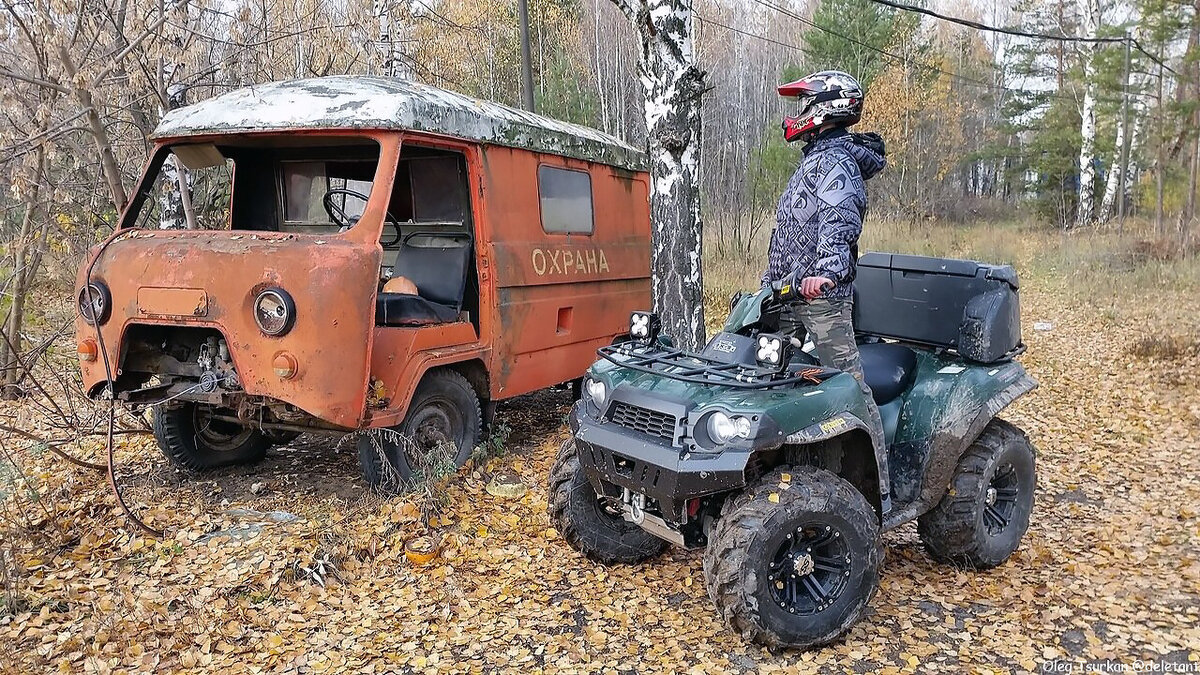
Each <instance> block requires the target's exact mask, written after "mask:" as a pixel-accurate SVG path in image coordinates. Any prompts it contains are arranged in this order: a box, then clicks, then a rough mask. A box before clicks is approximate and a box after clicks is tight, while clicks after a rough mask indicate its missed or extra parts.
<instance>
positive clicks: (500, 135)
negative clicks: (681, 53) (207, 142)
mask: <svg viewBox="0 0 1200 675" xmlns="http://www.w3.org/2000/svg"><path fill="white" fill-rule="evenodd" d="M291 129H397V130H407V131H418V132H427V133H434V134H441V135H444V136H453V137H456V138H462V139H466V140H472V141H478V142H480V143H485V144H495V145H503V146H508V147H514V148H524V149H527V150H533V151H536V152H544V153H549V154H554V155H563V156H566V157H574V158H576V159H583V160H587V161H591V162H599V163H602V164H610V165H613V166H619V167H622V168H626V169H631V170H634V171H642V170H645V155H644V154H643V153H642V152H641V151H639V150H637V149H636V148H634V147H633V146H631V145H628V144H627V143H625V142H623V141H621V140H619V139H617V138H614V137H612V136H609V135H608V134H605V133H602V132H600V131H597V130H595V129H591V128H589V127H584V126H580V125H578V124H571V123H568V122H562V121H559V120H555V119H551V118H549V117H543V116H541V115H536V114H534V113H531V112H528V111H525V110H518V109H516V108H510V107H508V106H506V105H501V104H499V103H494V102H492V101H483V100H480V99H476V98H471V97H470V96H465V95H463V94H460V93H458V92H454V91H449V90H446V89H441V88H439V87H435V86H432V85H428V84H422V83H420V82H412V81H410V80H402V79H395V78H386V77H368V76H335V77H320V78H311V79H306V80H289V81H286V82H269V83H266V84H257V85H252V86H249V87H245V88H242V89H237V90H235V91H231V92H228V93H225V94H221V95H220V96H215V97H213V98H210V99H207V100H205V101H201V102H199V103H196V104H194V105H189V106H186V107H183V108H177V109H175V110H172V111H170V112H168V113H167V114H166V115H165V116H164V117H163V119H162V121H161V122H159V124H158V127H157V128H156V129H155V130H154V134H153V138H176V137H182V136H200V135H208V134H229V133H245V132H256V131H283V130H291Z"/></svg>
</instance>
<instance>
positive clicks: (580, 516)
mask: <svg viewBox="0 0 1200 675" xmlns="http://www.w3.org/2000/svg"><path fill="white" fill-rule="evenodd" d="M549 497H550V519H551V521H553V523H554V528H555V529H557V530H558V532H559V534H561V535H562V537H563V539H565V540H566V541H567V544H569V545H570V546H571V548H573V549H575V550H576V551H579V552H580V553H582V554H584V555H586V556H587V557H589V558H591V559H592V560H595V561H596V562H600V563H604V564H605V565H612V564H615V563H625V564H633V563H640V562H642V561H644V560H647V559H649V558H653V557H654V556H656V555H658V554H660V553H662V552H663V550H664V549H665V548H666V547H667V542H665V541H663V540H662V539H659V538H658V537H656V536H654V535H652V534H650V533H649V532H647V531H645V530H643V529H642V528H641V527H639V526H637V525H635V524H633V523H630V522H626V520H625V519H624V518H622V517H621V514H620V513H613V512H612V511H610V510H609V509H608V508H606V507H605V504H604V503H603V502H602V501H601V500H600V497H598V496H597V495H596V491H595V490H594V489H592V484H591V483H590V482H588V479H587V476H586V475H584V473H583V465H582V464H580V463H579V456H578V455H577V454H576V452H575V439H573V438H568V439H567V440H566V441H564V442H563V444H562V447H560V448H559V450H558V456H557V457H556V458H555V460H554V468H552V469H550V495H549Z"/></svg>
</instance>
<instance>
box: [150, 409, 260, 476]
mask: <svg viewBox="0 0 1200 675" xmlns="http://www.w3.org/2000/svg"><path fill="white" fill-rule="evenodd" d="M207 411H208V406H201V405H199V404H196V403H190V402H188V403H181V404H176V405H173V406H171V407H166V406H158V407H156V408H154V415H153V423H152V425H151V426H152V428H153V430H154V439H155V440H156V441H157V442H158V448H159V450H161V451H162V453H163V455H166V457H167V459H168V460H170V461H171V463H172V464H174V465H175V466H177V467H179V468H181V469H184V470H186V471H190V472H192V473H200V472H203V471H208V470H210V469H216V468H219V467H223V466H239V465H244V464H254V463H255V462H259V461H261V460H262V459H263V458H264V457H266V456H267V448H269V447H270V446H271V440H270V439H269V438H267V436H266V435H265V434H263V433H262V432H261V431H258V430H257V429H246V428H244V427H238V425H236V424H234V423H232V422H222V421H219V420H206V419H205V416H206V415H205V414H206V412H207Z"/></svg>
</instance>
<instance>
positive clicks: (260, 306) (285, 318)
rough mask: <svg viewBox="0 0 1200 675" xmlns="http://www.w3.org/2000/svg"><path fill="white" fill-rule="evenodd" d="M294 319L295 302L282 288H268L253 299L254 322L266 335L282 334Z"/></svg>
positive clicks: (289, 327) (288, 328)
mask: <svg viewBox="0 0 1200 675" xmlns="http://www.w3.org/2000/svg"><path fill="white" fill-rule="evenodd" d="M295 321H296V303H295V302H293V301H292V296H290V295H288V294H287V291H285V290H283V289H282V288H268V289H266V290H265V291H263V292H261V293H259V294H258V297H256V298H255V299H254V322H255V323H257V324H258V328H259V330H261V331H262V332H264V333H266V334H267V335H271V336H279V335H283V334H284V333H286V332H288V331H289V330H291V329H292V324H293V323H295Z"/></svg>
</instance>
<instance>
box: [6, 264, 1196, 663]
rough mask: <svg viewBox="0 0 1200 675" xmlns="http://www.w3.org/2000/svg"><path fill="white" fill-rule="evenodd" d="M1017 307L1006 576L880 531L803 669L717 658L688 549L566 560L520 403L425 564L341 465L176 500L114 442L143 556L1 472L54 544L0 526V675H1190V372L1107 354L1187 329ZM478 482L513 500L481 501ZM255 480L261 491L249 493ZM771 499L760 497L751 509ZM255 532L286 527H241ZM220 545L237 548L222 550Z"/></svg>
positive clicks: (316, 461) (535, 428)
mask: <svg viewBox="0 0 1200 675" xmlns="http://www.w3.org/2000/svg"><path fill="white" fill-rule="evenodd" d="M1022 293H1023V297H1022V304H1023V309H1024V310H1025V312H1026V316H1027V321H1032V320H1033V319H1034V318H1037V319H1043V318H1051V319H1053V322H1054V329H1053V330H1052V331H1038V332H1032V331H1030V334H1029V335H1028V336H1027V341H1028V343H1029V352H1028V354H1027V355H1025V356H1024V357H1023V358H1022V360H1023V362H1024V363H1025V364H1026V366H1027V367H1028V369H1029V370H1030V371H1031V372H1032V373H1033V374H1034V376H1035V377H1036V378H1037V379H1038V380H1039V381H1040V383H1041V389H1040V390H1039V391H1038V392H1036V393H1035V394H1034V395H1033V396H1031V397H1029V398H1027V399H1024V400H1022V401H1020V402H1018V403H1017V404H1016V405H1015V406H1014V407H1013V408H1012V409H1011V410H1009V411H1006V413H1005V416H1007V417H1008V418H1010V419H1012V420H1013V421H1015V422H1017V423H1018V424H1020V425H1021V426H1022V427H1023V428H1025V429H1026V430H1027V431H1028V432H1029V433H1030V435H1031V437H1032V439H1033V441H1034V443H1035V445H1036V446H1037V448H1038V451H1039V455H1038V470H1039V476H1038V480H1039V482H1038V495H1037V504H1036V507H1035V511H1034V519H1033V524H1032V526H1031V530H1030V533H1029V535H1028V536H1027V538H1026V539H1025V541H1024V542H1023V544H1022V547H1021V549H1020V550H1019V551H1018V552H1017V554H1016V555H1015V556H1014V558H1013V559H1012V560H1010V561H1009V562H1008V563H1007V564H1005V565H1003V566H1001V567H999V568H998V569H996V570H992V571H988V572H969V571H963V570H957V569H954V568H952V567H946V566H940V565H936V564H934V563H932V562H931V561H930V560H929V559H928V558H927V557H926V555H925V554H924V552H923V550H922V549H921V547H920V545H919V543H918V540H917V537H916V534H915V531H914V529H913V528H912V526H906V527H902V528H900V529H899V530H898V531H896V532H892V533H889V534H888V535H887V543H888V544H889V550H888V557H887V560H886V563H885V566H884V570H883V577H882V580H881V588H880V592H879V593H878V594H877V595H876V597H875V599H874V600H873V602H872V605H871V610H870V611H869V613H868V615H867V616H866V617H865V618H864V619H863V621H862V622H861V623H860V624H859V625H858V626H856V627H855V628H854V629H853V630H852V632H851V633H850V635H849V636H848V637H847V638H846V639H845V640H844V641H843V642H841V643H839V644H836V645H833V646H831V647H829V648H826V649H822V650H818V651H815V652H809V653H802V654H801V653H791V652H783V653H771V652H768V651H765V650H761V649H758V648H757V647H754V646H752V645H748V644H746V643H745V642H743V641H742V640H741V638H739V637H738V636H737V635H736V634H734V633H733V632H731V631H730V630H729V629H728V628H727V627H726V626H725V625H724V624H723V623H722V622H721V620H720V618H719V617H717V616H716V615H715V613H714V611H713V609H712V606H711V604H710V602H709V600H708V597H707V593H706V589H705V588H704V583H703V575H702V573H701V563H700V556H699V554H697V553H689V552H684V551H679V550H670V551H669V552H668V553H666V554H665V555H664V556H662V557H661V558H660V559H658V560H655V561H653V562H651V563H647V564H644V565H638V566H633V567H613V568H605V567H603V566H600V565H597V564H595V563H592V562H590V561H588V560H587V559H585V558H583V557H582V556H580V555H578V554H576V553H575V552H574V551H572V550H570V548H569V547H567V546H566V545H565V544H564V543H563V541H562V540H561V537H560V536H559V534H558V533H557V532H556V531H555V530H554V528H553V527H552V526H551V524H550V521H549V518H548V517H547V515H546V513H545V502H546V495H545V486H544V478H545V475H546V473H547V471H548V468H549V464H550V462H551V461H552V457H553V449H554V447H556V442H555V440H556V439H557V438H560V434H561V433H562V431H561V429H560V426H559V423H560V421H561V419H562V416H563V413H564V412H565V406H566V403H567V401H566V396H565V394H562V393H541V394H537V395H536V396H535V397H533V398H532V399H525V400H522V401H517V402H514V403H512V404H506V405H505V406H503V407H502V408H501V411H500V413H499V415H500V416H501V419H503V420H505V421H506V423H507V424H509V425H511V426H512V427H514V429H516V430H517V431H518V433H520V432H521V431H522V430H526V429H528V430H531V431H526V432H525V434H526V436H527V438H526V440H524V441H522V443H521V444H520V445H519V446H518V447H515V448H513V449H512V450H511V451H510V454H509V455H508V456H506V457H505V458H503V459H500V460H493V461H492V462H491V463H489V464H488V465H487V466H485V467H483V468H482V469H478V470H476V471H475V472H473V473H471V472H467V473H465V474H464V475H462V476H460V477H459V479H458V480H457V481H456V482H455V484H454V485H453V486H452V487H451V488H450V500H451V504H452V508H450V509H449V510H448V511H447V512H446V513H445V514H444V515H443V516H440V517H438V518H436V519H435V520H434V521H433V523H432V524H433V527H434V528H436V530H437V531H438V532H440V533H441V535H442V537H443V538H442V541H441V544H442V548H441V550H440V552H439V553H438V555H437V556H436V557H435V558H433V559H431V560H430V561H429V564H428V565H424V566H422V565H416V564H413V563H412V562H410V561H409V560H408V559H407V558H406V556H405V553H404V544H405V542H406V541H407V540H408V539H409V538H410V537H412V536H413V535H415V534H419V533H420V532H421V531H422V530H421V527H420V523H419V520H420V510H419V508H418V507H417V506H416V505H414V504H412V503H410V502H409V501H406V500H403V499H395V500H386V501H384V500H378V499H373V498H370V497H364V496H362V493H361V490H360V488H359V485H360V484H359V482H358V481H359V479H358V476H357V467H356V464H355V460H354V457H353V455H352V453H349V452H342V451H338V450H336V449H334V448H332V447H331V446H330V445H329V444H325V445H315V446H312V447H307V446H306V447H297V448H294V449H289V450H287V451H284V452H280V453H277V454H276V455H275V456H273V457H272V458H271V459H269V460H268V461H267V462H266V463H265V464H263V465H261V466H258V467H255V468H252V469H246V470H235V471H231V472H230V473H228V474H224V475H223V476H218V477H215V478H214V477H211V476H209V477H203V478H200V479H191V478H184V477H181V476H177V475H176V474H175V473H174V472H172V471H171V470H169V469H167V468H166V466H165V462H164V460H162V459H161V457H160V456H159V455H158V454H157V451H156V450H154V448H153V447H152V446H151V445H150V442H149V441H148V440H146V439H138V438H129V439H126V440H124V441H123V444H122V446H121V448H120V449H119V451H118V458H119V463H120V466H122V467H123V471H124V473H123V476H124V480H125V481H126V483H127V484H128V485H130V489H129V496H130V497H131V500H132V501H133V502H134V504H135V507H136V508H137V509H138V510H139V511H140V512H141V513H142V514H144V515H145V516H146V517H147V518H148V519H149V521H150V522H151V524H152V525H154V526H156V527H163V526H168V527H170V528H171V529H170V531H169V536H168V537H167V538H166V539H164V540H162V541H155V540H152V539H147V538H145V537H143V536H141V535H140V534H138V533H136V532H134V531H132V530H131V529H130V528H128V527H127V526H126V524H125V523H124V522H123V521H122V520H121V518H120V515H119V512H118V511H116V510H115V508H114V504H113V503H112V502H111V498H110V497H109V495H108V492H107V487H106V486H105V485H104V484H103V482H102V481H101V480H99V479H97V478H96V477H95V476H93V475H92V474H90V473H87V472H85V471H82V470H79V469H75V468H73V467H70V466H67V465H65V464H63V463H62V462H61V461H58V460H56V459H54V457H53V456H52V455H50V454H49V453H41V454H35V453H33V452H26V453H25V454H23V455H22V459H23V460H24V461H26V462H27V465H26V466H25V467H24V468H25V469H26V471H27V472H28V473H29V475H30V476H31V477H33V479H34V480H36V481H38V484H39V485H40V486H41V487H42V489H43V494H46V495H48V497H47V499H46V500H45V502H44V503H45V505H46V507H47V508H48V509H49V510H50V513H51V514H52V516H53V520H51V521H48V523H47V524H46V525H44V527H45V528H47V529H48V531H50V532H51V533H53V536H54V537H56V539H55V540H54V541H56V542H57V543H58V544H59V545H58V546H53V547H52V546H48V545H46V537H44V536H42V535H41V534H37V533H25V532H24V531H21V530H15V529H6V530H5V532H6V533H7V532H21V538H20V539H15V538H14V539H11V540H6V542H5V543H6V544H9V543H11V545H12V547H13V550H14V552H15V554H16V563H17V565H18V567H19V569H20V574H21V578H22V582H23V586H22V593H23V597H24V598H25V601H26V602H27V608H26V609H24V610H22V611H20V612H18V613H8V612H4V611H3V610H0V670H4V669H11V670H14V671H17V672H45V671H53V670H58V671H60V672H88V671H90V672H109V671H114V670H122V669H123V670H146V671H149V670H154V671H171V670H188V671H197V672H214V673H215V672H227V671H238V672H241V671H253V670H255V669H261V670H263V671H268V672H278V671H292V672H344V671H358V672H381V673H382V672H397V671H401V672H403V671H409V672H412V671H416V672H420V671H497V670H507V671H525V672H602V671H630V672H634V671H636V672H730V671H732V672H738V671H757V672H797V671H799V672H865V671H869V672H879V673H910V672H931V671H941V672H954V673H958V672H979V673H982V672H993V673H1001V672H1030V671H1031V672H1038V671H1039V670H1040V669H1041V668H1042V664H1043V663H1044V662H1046V661H1047V660H1051V659H1061V660H1065V661H1071V662H1075V663H1082V662H1083V661H1085V660H1092V659H1108V658H1111V659H1117V660H1123V661H1125V662H1129V661H1131V660H1133V659H1136V658H1151V657H1153V656H1155V655H1162V654H1174V655H1175V658H1177V659H1184V658H1187V659H1194V658H1195V656H1196V651H1195V650H1196V649H1197V646H1198V645H1200V629H1198V628H1197V626H1198V625H1200V550H1198V542H1200V514H1198V512H1197V507H1196V504H1198V503H1200V478H1198V477H1197V475H1196V472H1195V470H1194V467H1195V466H1197V465H1200V403H1198V401H1200V381H1198V379H1197V375H1196V373H1197V372H1200V361H1198V360H1197V357H1196V356H1194V355H1187V354H1184V355H1181V356H1180V357H1179V358H1181V359H1183V360H1176V361H1170V362H1155V363H1151V364H1149V365H1145V366H1144V367H1133V366H1134V364H1133V363H1132V362H1131V358H1132V357H1130V356H1129V355H1128V354H1127V352H1126V341H1125V339H1124V338H1125V337H1126V336H1128V335H1129V331H1130V329H1129V326H1138V327H1139V328H1138V330H1143V331H1146V330H1153V329H1154V327H1162V328H1163V330H1170V331H1172V334H1182V333H1185V332H1187V331H1192V332H1200V331H1197V329H1196V326H1197V320H1196V318H1195V317H1196V316H1197V315H1198V313H1200V302H1198V300H1197V298H1194V297H1193V298H1189V297H1184V296H1182V295H1169V294H1166V295H1164V296H1162V297H1160V298H1157V299H1156V302H1155V303H1149V302H1148V303H1144V305H1142V306H1129V307H1126V308H1124V309H1123V310H1122V311H1123V312H1125V314H1123V315H1122V316H1123V317H1124V318H1123V319H1122V321H1121V322H1119V323H1117V324H1110V323H1107V322H1106V320H1104V319H1103V318H1100V317H1098V316H1097V313H1096V312H1095V311H1094V310H1093V309H1091V308H1089V307H1087V306H1086V305H1079V304H1078V303H1075V302H1073V301H1072V300H1071V299H1070V298H1063V297H1058V296H1057V295H1055V294H1052V293H1049V292H1047V291H1046V290H1045V289H1039V288H1038V287H1037V285H1036V284H1029V283H1026V284H1025V285H1023V288H1022ZM1168 375H1169V378H1168ZM501 472H504V473H508V474H511V475H513V476H519V477H520V478H521V480H522V481H523V482H524V483H525V484H526V485H527V486H528V491H527V492H526V493H525V494H522V495H520V496H519V497H514V498H497V497H493V496H491V495H489V494H488V493H487V490H486V484H487V482H488V479H489V478H490V476H491V475H492V474H495V473H501ZM260 482H261V483H263V484H264V485H269V486H271V487H270V489H266V490H260V491H259V492H257V493H256V492H255V491H254V490H253V484H254V483H260ZM790 485H791V476H789V475H788V474H783V475H782V476H781V481H780V484H779V485H778V487H777V488H775V489H777V490H778V491H777V492H774V493H772V494H771V495H770V496H769V498H771V499H772V501H775V500H777V499H778V497H779V494H780V492H781V491H783V490H786V489H789V488H790ZM226 501H227V502H228V503H224V502H226ZM235 509H246V510H249V511H252V512H253V514H252V515H239V512H238V511H236V510H235ZM273 512H286V513H289V514H294V515H295V516H297V519H296V520H294V521H287V522H276V520H273V519H271V518H269V517H267V516H266V515H262V514H270V513H273ZM0 513H3V511H0ZM60 525H61V527H62V532H61V533H59V532H58V531H57V528H58V527H59V526H60ZM247 526H254V527H256V528H257V529H256V530H254V532H253V536H248V535H249V532H247V536H239V535H237V533H238V532H243V531H244V530H241V529H239V528H245V527H247ZM6 527H7V526H6ZM35 534H36V536H35ZM214 535H215V536H214ZM297 561H300V562H301V564H302V567H307V568H309V569H313V568H314V567H315V566H316V563H319V562H321V561H329V562H330V563H333V562H336V569H337V574H336V576H335V575H333V574H329V573H325V574H323V575H322V578H323V581H324V584H325V585H324V587H322V586H321V585H319V584H317V583H313V582H312V580H311V579H310V578H305V576H304V574H301V575H296V574H295V573H294V564H295V563H296V562H297Z"/></svg>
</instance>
